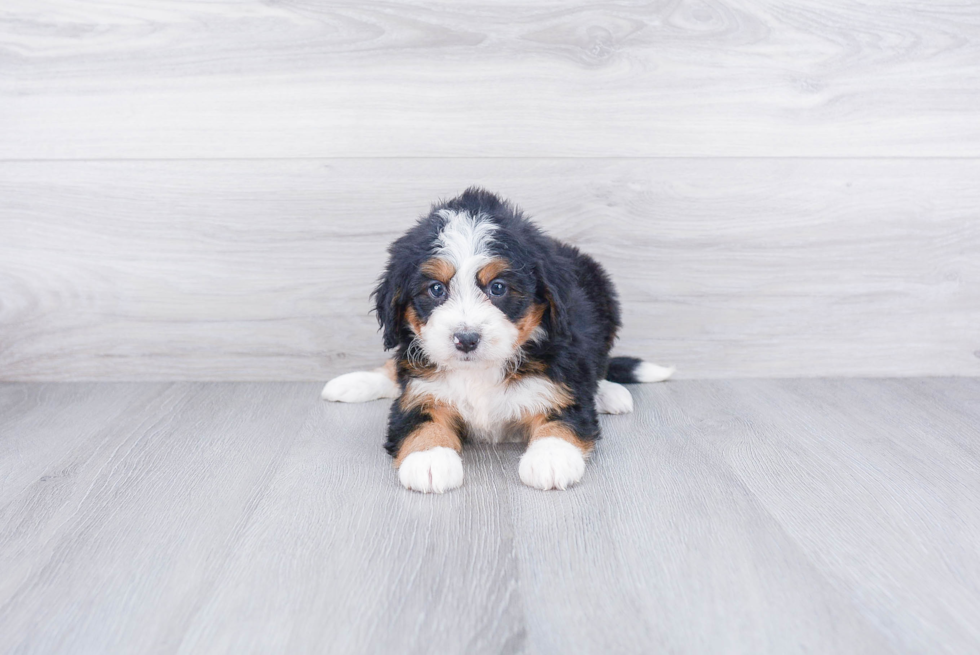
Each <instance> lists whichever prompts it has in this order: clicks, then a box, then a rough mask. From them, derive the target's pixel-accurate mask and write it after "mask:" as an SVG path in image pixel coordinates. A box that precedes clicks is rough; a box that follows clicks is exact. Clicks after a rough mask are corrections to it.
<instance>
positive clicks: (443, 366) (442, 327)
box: [323, 188, 673, 492]
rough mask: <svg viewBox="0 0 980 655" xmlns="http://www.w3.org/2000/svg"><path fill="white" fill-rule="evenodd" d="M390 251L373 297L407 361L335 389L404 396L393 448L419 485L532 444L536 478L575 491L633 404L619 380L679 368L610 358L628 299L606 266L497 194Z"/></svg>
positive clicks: (397, 360)
mask: <svg viewBox="0 0 980 655" xmlns="http://www.w3.org/2000/svg"><path fill="white" fill-rule="evenodd" d="M388 252H389V254H390V258H389V260H388V266H387V268H386V269H385V272H384V275H383V276H382V278H381V281H380V283H379V284H378V287H377V289H376V290H375V291H374V296H373V297H374V299H375V301H376V302H377V314H378V322H379V323H380V324H381V327H382V329H383V330H384V346H385V350H389V349H392V348H395V349H396V352H395V356H394V358H393V359H392V360H391V361H389V362H388V365H386V366H385V367H383V368H381V369H378V370H376V371H366V372H359V373H348V374H347V375H342V376H340V377H338V378H334V379H333V380H331V381H330V382H329V383H327V386H326V387H324V389H323V397H324V398H325V399H327V400H335V401H342V402H362V401H367V400H374V399H377V398H397V400H396V401H395V402H394V403H392V406H391V415H390V417H389V419H388V440H387V443H386V444H385V448H386V449H387V450H388V452H389V453H391V455H392V456H393V457H394V458H395V466H396V467H397V468H398V477H399V479H400V480H401V483H402V484H403V485H405V487H406V488H408V489H414V490H416V491H423V492H433V491H434V492H443V491H446V490H448V489H453V488H455V487H458V486H460V485H461V484H462V483H463V462H462V460H461V459H460V453H461V451H462V446H463V442H465V441H466V440H468V439H470V440H474V441H488V442H499V441H512V440H521V441H525V442H527V444H528V446H527V450H526V451H525V453H524V455H523V456H522V457H521V462H520V468H519V473H520V477H521V480H522V481H523V482H524V484H527V485H529V486H532V487H537V488H538V489H565V488H566V487H568V486H569V485H571V484H574V483H576V482H578V481H579V480H580V479H581V478H582V475H583V473H584V472H585V460H586V458H587V457H588V456H589V453H591V452H592V448H593V447H594V445H595V442H596V440H597V439H599V420H598V416H597V414H598V413H608V414H620V413H625V412H630V411H632V409H633V398H632V396H630V393H629V391H627V390H626V388H625V387H623V386H621V385H620V384H617V383H621V382H627V383H629V382H657V381H660V380H665V379H667V378H668V377H669V376H670V375H671V373H673V369H668V368H663V367H660V366H656V365H654V364H650V363H647V362H642V361H640V360H639V359H634V358H629V357H613V358H612V359H610V357H609V349H610V348H611V347H612V345H613V341H614V340H615V339H616V330H617V329H618V328H619V326H620V320H619V302H618V300H617V298H616V291H615V289H614V287H613V285H612V282H610V280H609V277H608V276H607V275H606V273H605V271H604V270H603V269H602V267H601V266H600V265H599V264H598V263H597V262H596V261H595V260H594V259H592V258H591V257H589V256H588V255H585V254H583V253H581V252H579V251H578V250H577V249H576V248H573V247H571V246H568V245H565V244H563V243H561V242H559V241H556V240H555V239H552V238H550V237H548V236H545V235H544V234H542V233H541V231H540V230H538V228H537V227H535V226H534V225H533V224H532V223H531V222H530V221H528V220H527V219H526V218H525V217H524V216H523V215H522V213H521V212H520V210H518V209H516V208H514V207H513V206H511V205H510V204H509V203H507V202H504V201H502V200H500V199H499V198H498V197H497V196H495V195H493V194H491V193H489V192H487V191H484V190H482V189H476V188H472V189H469V190H467V191H466V192H465V193H463V195H461V196H459V197H458V198H456V199H454V200H450V201H449V202H446V203H443V204H440V205H437V206H435V207H433V208H432V211H431V212H430V213H429V215H428V216H425V217H424V218H422V219H421V220H420V221H419V222H418V224H416V225H415V226H414V227H413V228H412V229H410V230H409V231H408V232H407V233H406V234H405V235H404V236H402V237H401V238H400V239H398V240H397V241H395V242H394V243H393V244H392V245H391V247H390V248H389V249H388Z"/></svg>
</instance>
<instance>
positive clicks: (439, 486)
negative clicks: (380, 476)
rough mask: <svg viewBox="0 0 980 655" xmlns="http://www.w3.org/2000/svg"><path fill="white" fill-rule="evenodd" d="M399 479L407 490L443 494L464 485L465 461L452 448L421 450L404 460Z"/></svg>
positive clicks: (399, 470) (400, 467)
mask: <svg viewBox="0 0 980 655" xmlns="http://www.w3.org/2000/svg"><path fill="white" fill-rule="evenodd" d="M398 479H399V480H401V483H402V484H403V485H404V486H405V488H406V489H413V490H415V491H421V492H422V493H426V494H427V493H437V494H441V493H442V492H444V491H449V490H450V489H455V488H456V487H458V486H460V485H461V484H463V460H462V458H460V456H459V453H457V452H456V451H455V450H453V449H452V448H444V447H442V446H438V447H436V448H429V449H428V450H420V451H418V452H414V453H411V454H410V455H408V456H407V457H406V458H405V459H403V460H402V463H401V466H399V467H398Z"/></svg>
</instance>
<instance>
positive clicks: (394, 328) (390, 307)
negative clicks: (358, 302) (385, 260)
mask: <svg viewBox="0 0 980 655" xmlns="http://www.w3.org/2000/svg"><path fill="white" fill-rule="evenodd" d="M399 279H400V278H399V276H398V275H397V274H396V272H395V270H394V268H393V267H392V266H391V264H390V263H389V265H388V268H387V269H386V270H385V274H384V276H383V277H382V278H381V280H380V281H379V282H378V286H377V288H376V289H375V290H374V293H372V294H371V296H372V297H373V298H374V301H375V306H374V311H375V313H376V314H377V317H378V325H379V326H380V327H381V329H383V330H384V346H385V350H391V349H392V348H394V347H395V346H397V345H398V343H399V341H400V340H401V333H402V327H403V325H404V317H405V299H404V295H405V293H404V290H403V288H402V287H401V284H399ZM401 282H402V283H404V280H401Z"/></svg>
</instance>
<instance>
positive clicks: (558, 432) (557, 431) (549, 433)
mask: <svg viewBox="0 0 980 655" xmlns="http://www.w3.org/2000/svg"><path fill="white" fill-rule="evenodd" d="M525 426H526V427H527V430H528V433H529V434H530V437H529V439H528V443H532V442H534V441H537V440H538V439H544V438H545V437H556V438H558V439H561V440H562V441H567V442H568V443H570V444H572V445H573V446H575V447H576V448H578V449H579V450H581V451H582V455H585V456H587V455H588V454H589V453H591V452H592V447H593V446H594V445H595V443H594V442H592V441H585V440H584V439H579V438H578V435H576V434H575V432H574V431H573V430H572V429H571V428H570V427H568V426H567V425H565V424H564V423H562V422H561V421H549V420H548V419H547V418H546V417H545V416H542V415H540V414H538V415H536V416H532V417H531V418H529V419H528V420H527V421H526V422H525Z"/></svg>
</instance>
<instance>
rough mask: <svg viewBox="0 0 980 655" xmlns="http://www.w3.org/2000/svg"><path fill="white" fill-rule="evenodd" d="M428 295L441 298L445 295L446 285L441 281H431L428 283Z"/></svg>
mask: <svg viewBox="0 0 980 655" xmlns="http://www.w3.org/2000/svg"><path fill="white" fill-rule="evenodd" d="M429 295H430V296H432V297H433V298H442V297H443V296H445V295H446V287H445V286H443V284H442V282H433V283H432V284H430V285H429Z"/></svg>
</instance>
